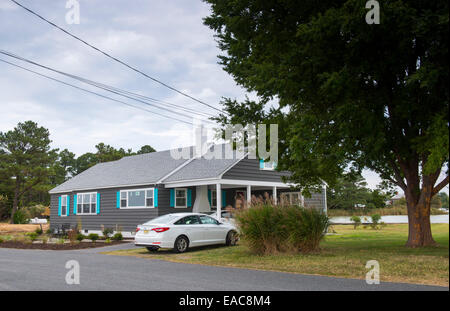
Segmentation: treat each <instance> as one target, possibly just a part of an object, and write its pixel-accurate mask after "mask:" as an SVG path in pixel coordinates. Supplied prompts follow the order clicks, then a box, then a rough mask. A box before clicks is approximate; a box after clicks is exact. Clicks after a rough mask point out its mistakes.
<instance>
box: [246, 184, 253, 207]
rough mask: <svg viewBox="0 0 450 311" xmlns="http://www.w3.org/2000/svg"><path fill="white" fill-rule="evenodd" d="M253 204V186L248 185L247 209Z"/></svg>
mask: <svg viewBox="0 0 450 311" xmlns="http://www.w3.org/2000/svg"><path fill="white" fill-rule="evenodd" d="M251 203H252V186H250V185H247V207H248V206H250V204H251Z"/></svg>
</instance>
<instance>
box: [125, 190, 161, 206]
mask: <svg viewBox="0 0 450 311" xmlns="http://www.w3.org/2000/svg"><path fill="white" fill-rule="evenodd" d="M149 190H151V191H152V192H153V197H152V198H153V204H152V206H147V198H148V197H147V191H149ZM134 191H144V194H145V198H144V204H145V206H128V192H134ZM122 193H126V194H127V195H126V197H127V198H126V200H127V206H125V207H122ZM119 206H120V209H135V208H137V209H142V208H155V188H141V189H126V190H120V202H119Z"/></svg>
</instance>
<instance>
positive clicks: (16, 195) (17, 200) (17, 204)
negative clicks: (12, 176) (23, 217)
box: [9, 177, 20, 224]
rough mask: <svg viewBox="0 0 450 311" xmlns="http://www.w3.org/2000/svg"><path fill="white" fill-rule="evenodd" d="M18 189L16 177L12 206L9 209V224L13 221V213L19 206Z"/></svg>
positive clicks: (18, 182)
mask: <svg viewBox="0 0 450 311" xmlns="http://www.w3.org/2000/svg"><path fill="white" fill-rule="evenodd" d="M19 191H20V180H19V178H18V177H17V178H16V187H15V189H14V199H13V208H12V211H11V219H10V220H9V223H10V224H13V223H14V214H15V213H16V212H17V210H18V208H19Z"/></svg>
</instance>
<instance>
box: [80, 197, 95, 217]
mask: <svg viewBox="0 0 450 311" xmlns="http://www.w3.org/2000/svg"><path fill="white" fill-rule="evenodd" d="M86 194H89V213H84V212H83V204H84V202H83V201H81V212H80V211H79V210H78V204H80V197H81V198H83V197H84V196H85V195H86ZM93 194H94V198H95V211H94V212H93V213H92V212H91V204H92V195H93ZM97 196H98V194H97V192H79V193H77V215H97V209H98V206H97Z"/></svg>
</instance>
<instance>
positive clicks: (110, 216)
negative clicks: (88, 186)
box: [50, 185, 195, 233]
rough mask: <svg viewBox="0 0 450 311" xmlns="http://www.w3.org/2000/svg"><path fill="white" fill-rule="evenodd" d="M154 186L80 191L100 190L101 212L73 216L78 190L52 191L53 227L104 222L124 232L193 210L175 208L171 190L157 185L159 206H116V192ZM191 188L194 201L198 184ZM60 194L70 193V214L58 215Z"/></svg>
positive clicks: (87, 226)
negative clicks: (162, 216)
mask: <svg viewBox="0 0 450 311" xmlns="http://www.w3.org/2000/svg"><path fill="white" fill-rule="evenodd" d="M151 187H154V185H148V186H142V187H125V188H109V189H98V190H96V189H92V190H90V191H80V192H79V193H87V192H98V193H100V214H96V215H74V214H73V208H74V200H73V196H74V195H75V194H77V193H78V192H66V193H60V194H52V195H51V199H50V227H51V228H52V229H53V228H56V227H57V226H59V225H62V224H69V225H70V226H71V227H76V226H77V224H78V223H79V222H80V223H81V228H82V229H83V230H101V226H102V225H103V226H104V227H105V228H113V229H114V230H120V231H123V232H133V233H134V231H135V229H136V226H137V225H138V224H142V223H144V222H146V221H148V220H150V219H153V218H156V217H158V216H161V215H165V214H170V213H183V212H192V207H190V208H174V207H170V189H168V188H167V189H166V188H164V187H158V207H155V208H140V209H136V208H130V209H119V208H117V207H116V206H117V202H116V200H117V191H120V190H127V189H142V188H151ZM189 189H192V204H193V203H194V200H195V187H193V188H189ZM61 195H70V213H69V216H58V197H59V196H61Z"/></svg>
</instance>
